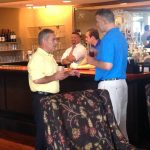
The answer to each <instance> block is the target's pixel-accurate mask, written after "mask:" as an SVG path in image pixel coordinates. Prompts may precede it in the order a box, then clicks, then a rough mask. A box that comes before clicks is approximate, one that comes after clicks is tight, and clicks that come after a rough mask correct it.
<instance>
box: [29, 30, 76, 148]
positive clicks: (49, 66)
mask: <svg viewBox="0 0 150 150" xmlns="http://www.w3.org/2000/svg"><path fill="white" fill-rule="evenodd" d="M38 44H39V48H38V49H37V51H36V52H35V53H34V54H33V55H32V57H31V59H30V61H29V63H28V73H29V86H30V89H31V91H32V96H33V110H34V117H35V123H36V144H35V149H36V150H45V149H46V141H45V137H44V124H43V116H42V112H41V106H40V100H41V98H43V97H44V96H48V95H51V94H55V93H58V92H59V80H63V79H65V78H67V77H68V76H76V75H77V76H79V72H77V71H75V70H72V71H70V72H65V71H64V70H63V69H62V70H58V64H57V63H56V61H55V59H54V58H53V55H52V54H51V53H52V52H53V51H54V50H55V46H56V44H57V40H56V36H55V34H54V31H52V30H51V29H43V30H42V31H41V32H40V33H39V35H38Z"/></svg>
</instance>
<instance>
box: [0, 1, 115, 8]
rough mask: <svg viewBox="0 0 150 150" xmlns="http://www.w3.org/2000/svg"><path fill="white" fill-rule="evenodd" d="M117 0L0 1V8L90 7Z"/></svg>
mask: <svg viewBox="0 0 150 150" xmlns="http://www.w3.org/2000/svg"><path fill="white" fill-rule="evenodd" d="M115 1H117V0H72V2H71V3H63V2H62V0H0V7H11V8H23V7H25V6H26V4H33V5H34V6H41V5H42V6H43V5H44V6H46V5H75V6H79V5H91V4H97V3H98V4H100V3H111V2H115Z"/></svg>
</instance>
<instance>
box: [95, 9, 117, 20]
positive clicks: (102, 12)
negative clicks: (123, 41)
mask: <svg viewBox="0 0 150 150" xmlns="http://www.w3.org/2000/svg"><path fill="white" fill-rule="evenodd" d="M96 15H99V16H102V17H104V18H105V19H106V20H107V21H108V22H110V23H114V22H115V16H114V14H113V12H112V11H111V10H110V9H99V10H97V12H96Z"/></svg>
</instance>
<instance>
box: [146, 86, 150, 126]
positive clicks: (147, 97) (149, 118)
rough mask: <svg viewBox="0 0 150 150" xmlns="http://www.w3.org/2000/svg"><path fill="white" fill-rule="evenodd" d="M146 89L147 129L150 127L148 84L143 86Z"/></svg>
mask: <svg viewBox="0 0 150 150" xmlns="http://www.w3.org/2000/svg"><path fill="white" fill-rule="evenodd" d="M145 89H146V102H147V111H148V122H149V129H150V84H147V85H146V86H145Z"/></svg>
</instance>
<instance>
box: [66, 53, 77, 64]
mask: <svg viewBox="0 0 150 150" xmlns="http://www.w3.org/2000/svg"><path fill="white" fill-rule="evenodd" d="M67 60H68V61H69V62H70V63H72V62H73V61H75V60H76V59H75V57H74V55H73V54H72V53H70V54H69V55H68V56H67Z"/></svg>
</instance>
